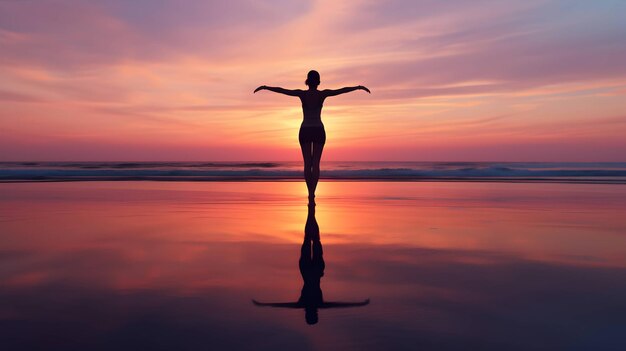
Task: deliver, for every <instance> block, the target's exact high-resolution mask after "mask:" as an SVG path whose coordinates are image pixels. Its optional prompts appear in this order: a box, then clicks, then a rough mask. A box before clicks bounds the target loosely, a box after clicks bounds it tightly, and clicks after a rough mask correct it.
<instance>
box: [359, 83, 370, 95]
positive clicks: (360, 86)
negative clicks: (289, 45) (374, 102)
mask: <svg viewBox="0 0 626 351" xmlns="http://www.w3.org/2000/svg"><path fill="white" fill-rule="evenodd" d="M357 88H358V89H361V90H365V91H367V92H368V93H370V94H371V93H372V92H371V91H370V90H369V89H367V88H366V87H364V86H362V85H359V86H358V87H357Z"/></svg>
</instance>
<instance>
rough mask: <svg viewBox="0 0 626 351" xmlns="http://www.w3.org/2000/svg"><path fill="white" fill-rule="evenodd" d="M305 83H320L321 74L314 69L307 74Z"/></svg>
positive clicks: (311, 84) (316, 84) (314, 85)
mask: <svg viewBox="0 0 626 351" xmlns="http://www.w3.org/2000/svg"><path fill="white" fill-rule="evenodd" d="M304 84H306V85H308V86H309V87H316V86H318V85H320V74H319V73H318V72H317V71H314V70H312V71H309V73H308V74H307V75H306V81H304Z"/></svg>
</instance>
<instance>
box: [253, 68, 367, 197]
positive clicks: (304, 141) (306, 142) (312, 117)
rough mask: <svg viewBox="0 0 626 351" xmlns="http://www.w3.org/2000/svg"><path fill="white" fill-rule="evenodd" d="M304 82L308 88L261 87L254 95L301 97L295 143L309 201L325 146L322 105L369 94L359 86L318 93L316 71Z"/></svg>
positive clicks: (315, 185)
mask: <svg viewBox="0 0 626 351" xmlns="http://www.w3.org/2000/svg"><path fill="white" fill-rule="evenodd" d="M304 83H305V84H306V85H308V86H309V89H307V90H301V89H295V90H289V89H283V88H279V87H268V86H265V85H262V86H260V87H258V88H256V89H255V90H254V92H255V93H256V92H257V91H259V90H269V91H273V92H275V93H280V94H285V95H289V96H297V97H299V98H300V101H301V102H302V112H303V114H304V119H303V121H302V125H301V126H300V133H299V134H298V140H299V141H300V147H301V148H302V157H303V158H304V179H305V181H306V186H307V189H308V190H309V199H311V200H312V199H313V198H314V197H315V188H316V187H317V182H318V180H319V178H320V160H321V159H322V150H323V149H324V143H326V132H325V130H324V124H322V105H323V104H324V100H325V99H326V98H327V97H329V96H335V95H339V94H345V93H349V92H351V91H355V90H359V89H361V90H365V91H367V92H368V93H369V92H370V91H369V89H367V88H366V87H364V86H362V85H359V86H356V87H346V88H341V89H336V90H331V89H325V90H317V87H318V85H320V74H319V73H317V71H309V74H308V75H307V78H306V81H305V82H304Z"/></svg>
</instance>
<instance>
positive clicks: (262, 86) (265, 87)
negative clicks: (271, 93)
mask: <svg viewBox="0 0 626 351" xmlns="http://www.w3.org/2000/svg"><path fill="white" fill-rule="evenodd" d="M263 89H267V86H265V85H261V86H260V87H258V88H256V89H254V93H256V92H257V91H259V90H263ZM254 93H252V94H254Z"/></svg>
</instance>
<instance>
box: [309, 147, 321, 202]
mask: <svg viewBox="0 0 626 351" xmlns="http://www.w3.org/2000/svg"><path fill="white" fill-rule="evenodd" d="M322 151H324V143H323V142H321V143H318V142H315V143H313V155H312V157H311V178H312V179H311V183H312V184H311V187H312V188H313V192H311V191H310V190H309V196H310V194H313V196H315V189H316V188H317V182H318V181H319V179H320V161H321V160H322Z"/></svg>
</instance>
